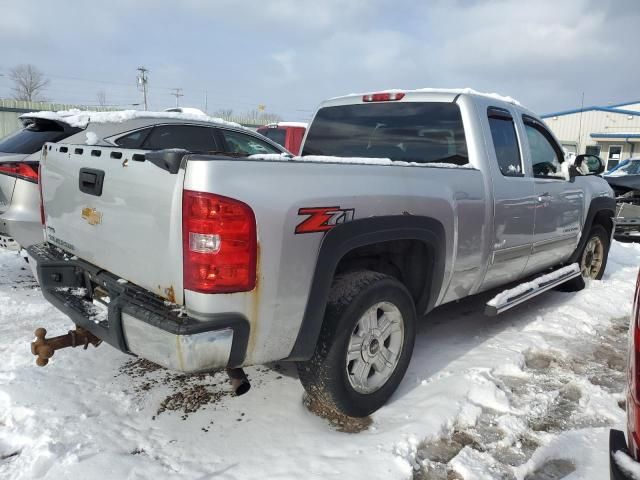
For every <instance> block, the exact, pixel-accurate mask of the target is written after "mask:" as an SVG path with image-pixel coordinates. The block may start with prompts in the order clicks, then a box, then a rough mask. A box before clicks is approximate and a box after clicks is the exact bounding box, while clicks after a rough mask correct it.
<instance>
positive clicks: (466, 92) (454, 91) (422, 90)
mask: <svg viewBox="0 0 640 480" xmlns="http://www.w3.org/2000/svg"><path fill="white" fill-rule="evenodd" d="M371 93H372V92H363V93H350V94H348V95H343V96H340V97H334V98H331V99H330V100H337V99H340V98H348V97H362V96H364V95H370V94H371ZM375 93H409V94H410V93H447V94H452V95H476V96H480V97H487V98H491V99H494V100H499V101H501V102H507V103H511V104H513V105H518V106H522V104H521V103H520V102H518V101H517V100H516V99H515V98H513V97H508V96H504V95H500V94H499V93H485V92H479V91H477V90H474V89H473V88H469V87H466V88H416V89H410V90H402V89H397V88H391V89H388V90H376V92H375Z"/></svg>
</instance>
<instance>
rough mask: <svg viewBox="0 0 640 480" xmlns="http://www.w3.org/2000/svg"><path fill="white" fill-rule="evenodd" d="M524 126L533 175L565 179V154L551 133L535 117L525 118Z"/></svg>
mask: <svg viewBox="0 0 640 480" xmlns="http://www.w3.org/2000/svg"><path fill="white" fill-rule="evenodd" d="M524 128H525V131H526V132H527V141H528V143H529V152H530V153H531V166H532V168H533V175H534V176H535V177H539V178H558V179H564V178H565V177H564V174H563V172H562V162H563V161H564V156H563V154H562V151H561V150H560V147H558V145H556V143H555V141H554V140H553V137H552V136H551V134H550V133H549V132H547V130H546V129H545V128H544V127H543V126H542V125H540V124H539V123H538V122H537V121H535V120H534V119H532V120H529V119H527V118H525V119H524Z"/></svg>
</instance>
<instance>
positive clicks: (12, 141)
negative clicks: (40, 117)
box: [0, 122, 74, 154]
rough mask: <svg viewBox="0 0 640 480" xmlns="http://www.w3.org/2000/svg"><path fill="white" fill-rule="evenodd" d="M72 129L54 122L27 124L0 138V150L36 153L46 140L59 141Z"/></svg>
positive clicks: (70, 132) (69, 133)
mask: <svg viewBox="0 0 640 480" xmlns="http://www.w3.org/2000/svg"><path fill="white" fill-rule="evenodd" d="M72 133H74V132H72V131H68V132H65V131H64V129H63V128H62V127H61V126H60V125H58V124H56V123H54V122H42V123H41V122H37V123H35V122H34V123H31V124H29V125H27V126H26V127H25V128H23V129H22V130H18V131H17V132H15V133H13V134H11V135H9V136H8V137H5V138H3V139H0V152H4V153H24V154H31V153H35V152H37V151H38V150H40V149H41V148H42V146H43V145H44V144H45V143H46V142H57V141H59V140H62V139H63V138H66V137H68V136H69V135H71V134H72Z"/></svg>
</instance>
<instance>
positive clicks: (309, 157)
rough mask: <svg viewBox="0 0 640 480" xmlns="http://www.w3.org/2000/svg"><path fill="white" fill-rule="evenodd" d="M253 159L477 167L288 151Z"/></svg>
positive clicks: (403, 165)
mask: <svg viewBox="0 0 640 480" xmlns="http://www.w3.org/2000/svg"><path fill="white" fill-rule="evenodd" d="M248 158H250V159H252V160H264V161H267V162H269V161H270V162H282V161H285V162H287V161H291V162H309V163H349V164H352V165H387V166H398V167H433V168H465V169H470V170H475V169H476V168H475V167H474V166H473V165H471V164H470V163H465V164H464V165H456V164H455V163H445V162H423V163H418V162H403V161H401V160H391V159H390V158H371V157H332V156H328V155H304V156H298V157H297V156H292V155H289V154H288V153H281V154H277V153H259V154H255V155H249V157H248Z"/></svg>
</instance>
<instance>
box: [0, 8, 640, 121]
mask: <svg viewBox="0 0 640 480" xmlns="http://www.w3.org/2000/svg"><path fill="white" fill-rule="evenodd" d="M0 2H2V0H0ZM4 3H6V5H5V6H4V7H2V8H3V15H2V16H0V42H2V44H3V47H4V48H3V59H2V62H3V63H2V64H1V65H0V69H2V68H5V69H6V68H9V67H11V66H13V65H14V64H17V63H24V62H30V63H34V64H36V65H37V66H39V67H40V68H41V69H42V70H44V71H45V73H48V74H49V75H51V76H52V85H51V88H50V92H49V93H48V94H47V95H48V96H49V97H50V98H52V99H54V100H61V101H81V100H85V99H88V98H94V97H95V91H97V90H98V89H99V88H105V87H106V88H107V94H108V96H109V97H111V98H114V99H116V100H117V101H120V99H121V101H131V99H135V98H137V97H138V96H139V93H138V92H137V90H136V89H135V84H134V83H133V79H134V78H135V68H136V67H137V66H138V65H140V64H144V65H145V66H147V67H148V68H150V70H151V74H150V78H151V86H152V89H151V92H150V98H151V100H152V104H153V105H154V106H155V107H156V108H160V107H163V106H165V104H168V103H170V102H171V100H172V98H173V97H171V96H170V95H169V90H168V88H169V87H182V88H183V89H184V93H185V97H184V98H183V102H185V104H186V103H189V102H190V103H193V104H194V105H195V106H200V103H201V102H202V98H203V92H204V90H207V92H208V96H209V101H210V104H213V105H215V107H216V108H222V107H227V108H234V109H236V110H243V109H249V108H254V107H255V105H257V104H258V103H264V104H267V105H269V106H270V108H273V109H274V110H277V111H280V112H281V113H283V114H284V115H285V116H286V117H288V118H291V119H298V118H299V117H305V116H306V117H308V116H309V115H310V112H311V111H312V110H313V109H314V108H315V106H316V105H317V103H318V102H319V101H321V100H323V99H324V98H328V97H333V96H337V95H341V94H344V93H349V92H354V91H357V92H361V91H371V90H377V89H382V88H415V87H425V86H434V87H465V86H470V87H473V88H476V89H479V90H485V91H497V92H501V93H504V94H508V95H511V96H514V97H516V98H518V99H520V100H521V101H522V102H523V103H525V104H526V105H528V106H529V107H530V108H532V109H534V110H535V111H538V112H544V111H550V110H556V109H562V108H566V107H573V106H576V105H577V104H578V102H579V99H580V95H581V92H583V91H584V92H585V96H586V99H587V102H589V103H606V102H608V101H623V100H626V99H634V98H635V97H640V92H639V91H638V88H637V78H638V77H639V76H640V63H639V62H638V61H637V53H636V45H637V44H638V40H640V38H639V37H640V29H638V25H639V24H640V3H639V2H637V1H636V0H621V1H596V0H566V1H562V2H560V1H557V0H553V1H552V0H539V1H536V2H523V1H521V0H485V1H476V0H446V1H445V0H432V1H429V2H414V1H411V0H396V1H391V0H370V1H365V0H352V1H349V2H343V1H340V0H326V1H309V0H270V1H268V2H265V1H264V0H262V1H257V0H245V1H238V0H233V1H232V0H218V1H216V2H210V1H205V0H187V1H185V2H181V3H180V4H176V3H175V2H171V1H169V0H154V1H151V0H139V1H136V2H134V3H132V2H128V1H126V0H112V1H111V2H110V3H109V6H108V8H107V7H105V6H104V5H102V4H99V3H96V2H84V3H83V4H82V8H78V7H77V3H75V2H72V1H70V0H59V1H58V2H55V3H51V2H45V3H42V2H39V1H35V0H21V1H20V2H6V1H5V2H4ZM0 73H2V72H1V71H0ZM54 75H55V76H57V77H54ZM69 76H77V77H82V78H86V79H92V80H101V81H104V82H115V83H124V84H125V85H121V86H117V85H115V84H114V85H112V84H103V85H100V84H98V83H93V84H92V83H90V82H84V83H82V82H76V83H72V81H70V80H65V79H64V78H59V77H69ZM2 78H3V77H0V96H2V95H3V94H4V95H6V92H7V91H8V85H7V83H6V81H3V80H2ZM128 82H131V86H130V87H129V86H127V85H126V84H128ZM301 111H302V112H301ZM294 117H297V118H294Z"/></svg>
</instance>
